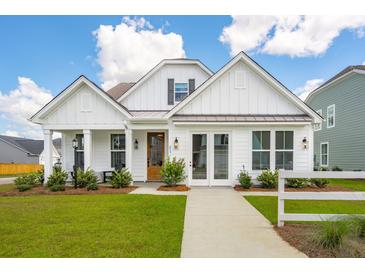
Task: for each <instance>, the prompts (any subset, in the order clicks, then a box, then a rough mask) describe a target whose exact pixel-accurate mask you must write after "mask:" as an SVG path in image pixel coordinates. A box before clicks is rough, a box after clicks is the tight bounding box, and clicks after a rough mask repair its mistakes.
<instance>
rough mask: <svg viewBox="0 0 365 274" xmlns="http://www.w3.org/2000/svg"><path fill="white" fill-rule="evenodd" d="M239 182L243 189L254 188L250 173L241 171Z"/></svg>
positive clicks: (238, 177)
mask: <svg viewBox="0 0 365 274" xmlns="http://www.w3.org/2000/svg"><path fill="white" fill-rule="evenodd" d="M237 179H238V182H239V183H240V185H241V187H243V188H245V189H249V188H250V187H251V186H252V181H251V176H250V175H248V172H247V171H245V170H241V171H240V173H239V174H238V176H237Z"/></svg>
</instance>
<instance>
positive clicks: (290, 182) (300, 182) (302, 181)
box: [286, 178, 308, 188]
mask: <svg viewBox="0 0 365 274" xmlns="http://www.w3.org/2000/svg"><path fill="white" fill-rule="evenodd" d="M286 185H287V186H288V187H291V188H304V187H306V186H307V185H308V179H307V178H289V179H286Z"/></svg>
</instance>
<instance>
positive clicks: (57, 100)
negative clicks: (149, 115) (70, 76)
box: [29, 75, 131, 123]
mask: <svg viewBox="0 0 365 274" xmlns="http://www.w3.org/2000/svg"><path fill="white" fill-rule="evenodd" d="M82 84H86V85H87V86H89V87H90V88H91V89H92V90H94V91H95V92H97V93H98V94H99V95H100V96H101V97H103V98H104V99H105V100H106V101H108V102H109V103H110V104H111V105H112V106H114V107H115V108H116V109H117V110H118V111H120V112H121V113H122V114H124V115H125V116H127V117H128V118H130V117H131V114H130V113H129V111H128V109H127V108H126V107H124V106H123V105H121V104H120V103H118V102H117V101H116V100H115V99H114V98H113V97H112V96H111V95H110V94H108V93H106V92H105V91H104V90H103V89H101V88H100V87H99V86H98V85H96V84H95V83H94V82H92V81H90V80H89V79H88V78H87V77H86V76H84V75H81V76H79V77H78V78H77V79H76V80H75V81H73V82H72V83H71V84H70V85H68V86H67V87H66V88H65V89H64V90H62V91H61V92H60V93H59V94H57V96H56V97H54V98H53V99H52V100H51V101H50V102H48V103H47V104H46V105H45V106H44V107H43V108H41V109H40V110H39V111H38V112H37V113H35V114H34V115H33V116H32V117H31V118H30V119H29V120H30V121H32V122H34V123H40V122H41V117H42V116H44V115H45V114H47V113H49V112H50V111H52V110H53V109H54V108H55V107H56V106H58V105H59V104H60V103H61V102H62V100H63V99H64V98H66V97H67V95H68V94H70V93H72V92H73V91H74V90H75V89H77V88H78V87H80V86H81V85H82Z"/></svg>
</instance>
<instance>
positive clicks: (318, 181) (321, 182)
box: [310, 178, 330, 188]
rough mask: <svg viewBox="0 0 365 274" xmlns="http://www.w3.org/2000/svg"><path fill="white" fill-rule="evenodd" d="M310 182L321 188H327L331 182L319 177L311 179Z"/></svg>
mask: <svg viewBox="0 0 365 274" xmlns="http://www.w3.org/2000/svg"><path fill="white" fill-rule="evenodd" d="M310 182H311V183H312V184H314V185H315V186H317V187H319V188H325V187H326V186H327V185H328V184H329V183H330V181H328V180H327V179H319V178H312V179H310Z"/></svg>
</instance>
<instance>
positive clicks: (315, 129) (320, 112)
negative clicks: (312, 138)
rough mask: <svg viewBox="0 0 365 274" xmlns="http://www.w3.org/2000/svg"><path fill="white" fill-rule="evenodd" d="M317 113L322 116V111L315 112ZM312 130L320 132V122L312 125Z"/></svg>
mask: <svg viewBox="0 0 365 274" xmlns="http://www.w3.org/2000/svg"><path fill="white" fill-rule="evenodd" d="M317 113H318V114H319V115H321V116H322V114H323V113H322V109H319V110H317ZM316 125H318V128H316ZM313 130H314V131H320V130H322V122H320V123H318V124H314V128H313Z"/></svg>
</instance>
